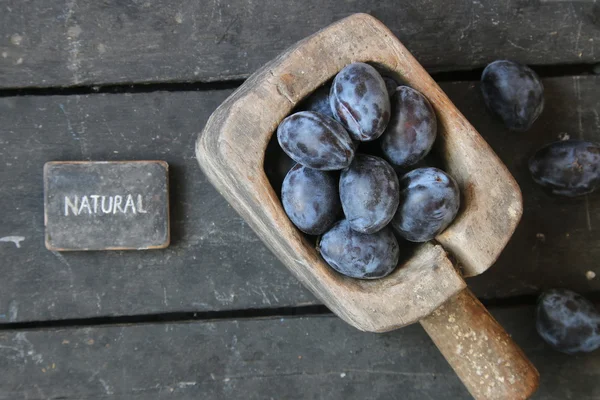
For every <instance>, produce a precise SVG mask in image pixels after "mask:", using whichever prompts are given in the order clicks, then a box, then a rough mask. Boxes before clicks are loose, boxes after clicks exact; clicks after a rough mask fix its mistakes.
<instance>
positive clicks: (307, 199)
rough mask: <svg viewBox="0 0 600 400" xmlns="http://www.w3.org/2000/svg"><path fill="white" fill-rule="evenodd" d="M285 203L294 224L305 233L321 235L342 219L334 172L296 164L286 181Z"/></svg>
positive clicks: (284, 189)
mask: <svg viewBox="0 0 600 400" xmlns="http://www.w3.org/2000/svg"><path fill="white" fill-rule="evenodd" d="M281 202H282V203H283V208H284V210H285V213H286V214H287V215H288V217H289V218H290V220H291V221H292V222H293V223H294V225H296V227H298V229H300V230H301V231H302V232H304V233H308V234H309V235H320V234H322V233H324V232H326V231H327V230H328V229H329V228H331V226H332V225H333V223H334V222H335V221H337V219H338V217H339V216H340V215H341V211H342V206H341V204H340V198H339V193H338V179H337V177H336V174H335V173H334V172H327V171H319V170H317V169H311V168H307V167H303V166H302V165H300V164H296V165H295V166H294V168H292V169H291V170H290V172H288V174H287V175H286V177H285V179H284V180H283V186H282V188H281Z"/></svg>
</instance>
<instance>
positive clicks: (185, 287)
mask: <svg viewBox="0 0 600 400" xmlns="http://www.w3.org/2000/svg"><path fill="white" fill-rule="evenodd" d="M229 93H230V91H224V92H213V91H210V92H187V93H164V92H162V93H152V94H136V95H90V96H50V97H12V98H1V99H0V121H3V122H2V125H1V127H0V132H1V133H0V182H2V183H1V185H2V188H1V191H0V192H1V193H2V195H1V196H0V209H2V210H3V211H2V214H1V218H0V219H1V221H2V224H0V237H7V236H8V237H10V236H15V237H24V238H25V239H24V240H23V241H21V242H19V246H20V247H17V246H16V245H15V244H14V243H12V242H3V241H0V259H1V261H0V271H1V274H2V276H3V278H2V279H1V280H0V321H2V322H7V321H28V320H49V319H62V318H73V317H90V316H100V315H132V314H145V313H158V312H169V311H185V310H187V311H198V310H218V309H240V308H258V307H271V306H285V305H296V304H303V303H314V302H315V300H314V297H313V296H312V295H310V294H309V293H308V291H307V290H305V289H304V288H303V287H302V286H301V285H300V283H298V282H297V281H296V280H295V279H294V278H292V277H291V276H290V274H289V273H288V271H287V269H285V268H284V267H283V266H282V265H280V264H279V263H278V262H277V261H276V259H275V257H274V256H273V255H272V254H271V253H270V251H268V250H267V249H266V247H265V246H264V245H263V244H262V242H260V241H259V239H258V238H257V237H256V236H255V235H254V233H253V232H252V231H251V230H250V228H249V227H248V226H247V225H246V224H245V223H244V222H243V220H242V219H241V218H240V217H239V216H238V215H237V214H236V213H235V212H234V211H233V210H232V209H231V208H230V207H229V205H228V204H227V203H226V202H225V201H224V200H223V199H222V197H221V196H220V195H218V193H217V192H216V191H215V190H214V189H213V187H212V186H211V185H210V184H209V183H208V182H207V181H206V180H205V177H204V176H203V174H202V172H201V171H200V168H199V166H198V163H197V161H196V158H195V155H194V142H195V140H196V136H197V133H198V132H199V131H200V130H201V128H202V126H203V125H204V123H205V121H206V119H207V118H208V116H209V114H210V113H211V112H212V111H213V110H214V109H215V108H216V107H217V105H218V104H219V103H220V102H222V101H223V100H224V99H225V97H226V96H227V95H228V94H229ZM135 159H138V160H139V159H153V160H164V161H167V162H168V163H169V167H170V168H169V170H170V193H171V198H170V200H171V245H170V246H169V247H168V248H167V249H165V250H148V251H140V252H137V251H110V252H69V253H58V252H54V253H53V252H50V251H48V250H46V249H45V247H44V220H43V178H42V172H43V171H42V169H43V165H44V163H45V162H47V161H53V160H60V161H73V160H101V161H103V160H135Z"/></svg>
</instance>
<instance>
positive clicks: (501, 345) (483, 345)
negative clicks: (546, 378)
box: [420, 289, 540, 400]
mask: <svg viewBox="0 0 600 400" xmlns="http://www.w3.org/2000/svg"><path fill="white" fill-rule="evenodd" d="M420 323H421V326H422V327H423V328H424V329H425V331H426V332H427V334H428V335H429V337H431V339H432V340H433V342H434V343H435V345H436V346H437V348H438V349H439V350H440V352H441V353H442V354H443V355H444V357H445V358H446V360H447V361H448V363H449V364H450V366H452V369H454V371H455V372H456V374H457V375H458V377H459V378H460V380H461V381H462V382H463V383H464V385H465V387H466V388H467V390H468V391H469V393H471V395H472V396H473V398H475V399H485V400H521V399H528V398H530V397H531V395H532V394H533V393H534V392H535V391H536V390H537V389H538V385H539V380H540V375H539V373H538V371H537V370H536V369H535V367H534V366H533V365H532V363H531V361H530V360H528V359H527V357H526V356H525V354H524V353H523V350H521V348H520V347H519V346H518V345H517V344H515V342H514V340H513V339H512V338H511V337H510V335H509V334H508V333H507V332H506V331H505V330H504V328H503V327H502V326H501V325H500V324H499V323H498V322H497V321H496V320H495V319H494V317H492V316H491V314H490V313H489V312H488V310H486V308H485V307H484V306H483V305H482V304H481V302H480V301H479V300H477V298H476V297H475V295H474V294H473V292H471V291H470V290H469V289H465V290H463V291H462V292H460V293H459V294H458V295H456V296H454V297H453V298H452V299H450V300H448V301H447V302H446V303H445V304H444V305H443V306H442V307H440V308H438V309H437V310H435V311H434V312H433V313H432V314H431V315H428V316H427V317H425V318H423V319H422V320H421V321H420Z"/></svg>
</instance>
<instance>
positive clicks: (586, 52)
mask: <svg viewBox="0 0 600 400" xmlns="http://www.w3.org/2000/svg"><path fill="white" fill-rule="evenodd" d="M356 12H367V13H370V14H372V15H373V16H375V17H377V18H379V19H381V20H382V21H383V22H384V23H385V24H386V25H387V26H389V27H390V29H391V30H392V31H393V33H394V34H395V35H396V36H398V37H399V38H400V40H402V42H403V43H404V44H405V45H406V46H407V47H408V49H409V50H410V51H411V52H413V53H414V55H415V56H416V57H417V59H418V60H419V61H420V62H421V63H422V64H423V65H424V66H425V67H427V68H428V69H430V70H458V69H471V68H474V67H480V66H483V65H485V64H486V63H488V62H490V61H492V60H494V59H496V58H510V59H515V60H518V61H521V62H524V63H528V64H544V65H548V64H570V63H592V62H595V61H598V58H597V57H598V56H597V53H598V52H597V51H596V50H595V46H596V43H597V42H599V41H600V28H599V27H600V22H599V21H600V6H598V4H597V2H595V1H578V0H572V1H568V0H565V1H550V0H548V1H542V0H519V1H506V2H498V1H495V0H481V1H475V2H473V1H471V0H452V1H437V0H424V1H419V2H418V3H415V2H414V1H411V0H401V1H379V2H373V1H369V0H355V1H342V0H336V1H329V2H322V1H317V0H310V1H303V2H297V1H294V0H285V1H277V2H273V1H270V2H264V1H254V2H249V1H245V0H230V1H218V0H214V1H200V2H189V1H182V0H176V1H166V0H162V1H146V2H142V1H120V0H106V1H94V0H67V1H65V0H48V1H43V2H39V1H34V2H30V1H22V0H5V1H3V2H2V3H1V4H0V87H3V88H18V87H48V86H72V85H99V84H109V83H130V82H167V81H168V82H173V81H217V80H228V79H238V78H243V77H246V76H248V75H249V74H250V73H252V72H253V71H254V70H256V69H257V68H259V67H260V66H261V65H263V64H264V63H265V62H267V61H269V60H271V59H273V58H274V57H275V56H276V55H277V54H279V53H280V52H281V51H283V50H284V49H285V48H287V47H288V46H290V45H291V44H293V43H295V42H296V41H298V40H300V39H302V38H304V37H306V36H308V35H310V34H312V33H314V32H316V31H317V30H319V29H321V28H323V27H325V26H327V25H328V24H330V23H331V22H333V21H336V20H338V19H341V18H343V17H346V16H348V15H350V14H352V13H356Z"/></svg>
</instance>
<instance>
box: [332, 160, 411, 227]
mask: <svg viewBox="0 0 600 400" xmlns="http://www.w3.org/2000/svg"><path fill="white" fill-rule="evenodd" d="M340 198H341V199H342V208H343V209H344V214H345V215H346V219H347V220H348V223H349V224H350V226H351V227H352V229H354V230H355V231H357V232H361V233H374V232H377V231H378V230H380V229H381V228H383V227H384V226H386V225H387V224H388V223H389V222H390V220H391V219H392V218H393V216H394V213H395V212H396V209H397V208H398V199H399V193H398V176H397V175H396V173H395V172H394V169H393V168H392V167H391V166H390V165H389V164H388V163H387V162H385V160H383V159H381V158H379V157H375V156H370V155H366V154H357V155H356V156H355V157H354V161H352V164H350V167H348V168H347V169H345V170H344V171H343V172H342V175H341V177H340Z"/></svg>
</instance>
